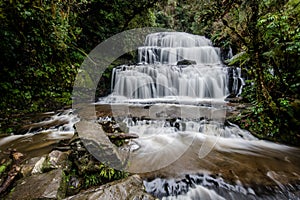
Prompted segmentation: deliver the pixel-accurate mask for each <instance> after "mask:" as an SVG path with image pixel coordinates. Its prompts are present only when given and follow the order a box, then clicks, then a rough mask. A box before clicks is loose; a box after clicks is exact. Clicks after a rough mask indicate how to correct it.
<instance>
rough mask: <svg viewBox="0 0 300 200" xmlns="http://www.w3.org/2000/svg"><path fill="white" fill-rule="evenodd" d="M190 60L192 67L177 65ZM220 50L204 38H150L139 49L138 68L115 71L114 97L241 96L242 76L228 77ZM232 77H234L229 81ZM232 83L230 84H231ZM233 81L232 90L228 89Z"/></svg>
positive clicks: (180, 35) (183, 35) (162, 35)
mask: <svg viewBox="0 0 300 200" xmlns="http://www.w3.org/2000/svg"><path fill="white" fill-rule="evenodd" d="M182 60H190V61H193V63H194V62H196V64H191V65H179V64H177V63H178V61H182ZM228 71H229V70H228V69H227V67H226V66H225V65H223V64H222V62H221V57H220V49H219V48H216V47H213V46H212V42H211V41H210V40H209V39H207V38H205V37H204V36H198V35H192V34H188V33H183V32H160V33H153V34H149V35H148V36H147V37H146V39H145V43H144V46H142V47H139V48H138V64H137V65H122V66H119V67H117V68H115V69H113V79H112V84H111V85H112V88H111V89H112V91H113V92H112V96H114V97H118V96H119V97H123V98H121V99H124V97H125V99H153V98H166V97H170V96H175V97H176V98H184V97H192V98H195V99H196V98H198V99H224V98H225V97H226V96H227V95H228V94H229V93H235V94H240V88H241V87H240V79H241V78H240V73H229V72H228ZM230 75H232V77H230ZM230 80H231V81H230ZM229 81H230V83H231V84H230V85H231V86H230V88H229Z"/></svg>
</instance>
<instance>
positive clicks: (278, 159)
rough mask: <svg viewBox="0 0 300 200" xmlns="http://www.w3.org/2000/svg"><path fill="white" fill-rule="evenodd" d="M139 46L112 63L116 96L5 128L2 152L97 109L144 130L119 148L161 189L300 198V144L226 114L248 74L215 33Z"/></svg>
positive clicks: (61, 135) (167, 35)
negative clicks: (226, 55)
mask: <svg viewBox="0 0 300 200" xmlns="http://www.w3.org/2000/svg"><path fill="white" fill-rule="evenodd" d="M138 55H139V58H138V64H136V65H122V66H119V67H117V68H115V69H114V70H113V74H112V93H111V94H110V95H109V96H107V97H103V98H100V99H99V101H98V102H96V103H94V104H90V105H88V106H87V107H86V108H85V109H84V110H83V111H76V110H72V109H70V110H65V111H61V112H58V113H44V114H42V115H40V116H39V119H40V121H38V122H36V123H32V124H30V125H28V126H25V127H24V131H23V132H25V134H21V135H10V136H2V137H1V138H0V150H1V151H0V159H1V158H3V157H5V156H7V155H6V154H5V150H6V149H8V148H15V149H17V151H20V152H22V153H24V154H25V155H26V156H27V157H28V158H30V157H35V156H39V155H43V154H45V153H47V152H49V151H50V150H51V149H53V148H54V147H55V146H56V145H57V144H58V142H59V141H61V140H64V139H70V138H71V137H72V136H73V134H74V131H75V130H74V124H76V123H78V122H79V121H80V116H83V115H89V112H90V111H93V109H95V111H96V116H97V120H96V122H97V123H100V124H101V123H105V122H111V121H114V122H115V123H116V126H118V127H120V128H121V129H123V131H124V132H128V133H134V134H136V135H138V138H136V139H130V140H128V141H127V142H126V143H125V144H124V145H123V146H121V147H118V148H116V149H117V151H118V152H120V154H124V155H128V157H127V158H126V159H127V160H126V162H127V163H128V164H127V165H126V166H125V170H126V171H129V172H131V173H136V174H139V175H140V176H141V177H142V178H143V182H144V186H145V188H146V191H147V192H148V193H150V194H152V195H153V196H155V197H157V198H159V199H166V200H167V199H184V200H185V199H187V200H189V199H191V200H197V199H212V200H214V199H300V148H298V147H292V146H287V145H282V144H276V143H273V142H269V141H264V140H259V139H257V138H256V137H254V136H253V135H252V134H251V133H250V132H248V131H246V130H242V129H240V128H239V127H238V126H237V125H235V124H232V123H230V122H228V121H227V120H226V117H227V115H228V113H229V112H230V109H232V108H231V107H230V106H228V102H226V101H225V99H226V97H227V96H228V95H229V94H234V95H235V96H239V95H240V93H241V90H242V87H243V84H244V80H243V78H242V77H241V73H240V70H239V69H232V68H229V67H227V66H225V65H224V64H223V63H222V61H221V56H220V49H219V48H216V47H213V46H212V43H211V41H210V40H209V39H207V38H205V37H202V36H196V35H191V34H187V33H181V32H161V33H154V34H150V35H148V36H147V37H146V40H145V45H144V46H142V47H140V48H139V49H138ZM182 60H190V61H193V62H192V63H193V64H189V65H180V64H178V62H179V61H182ZM86 128H87V129H88V128H89V127H86Z"/></svg>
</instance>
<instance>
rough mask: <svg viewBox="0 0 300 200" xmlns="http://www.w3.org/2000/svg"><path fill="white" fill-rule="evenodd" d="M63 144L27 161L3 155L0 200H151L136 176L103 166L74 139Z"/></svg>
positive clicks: (16, 155)
mask: <svg viewBox="0 0 300 200" xmlns="http://www.w3.org/2000/svg"><path fill="white" fill-rule="evenodd" d="M66 142H67V141H63V142H61V144H60V145H59V146H58V147H56V148H55V149H53V150H52V151H51V152H50V153H49V154H45V155H43V156H39V157H34V158H30V159H25V156H24V155H23V154H22V153H20V152H16V151H15V150H13V149H10V150H9V151H8V152H6V153H7V154H9V156H8V157H7V158H6V159H3V160H2V161H1V167H0V176H1V178H0V184H1V188H0V192H1V199H11V200H18V199H19V200H27V199H28V200H32V199H69V200H76V199H78V200H79V199H80V200H81V199H116V200H120V199H135V200H139V199H140V200H146V199H149V200H151V199H155V198H154V197H152V196H151V195H149V194H147V193H146V192H145V188H144V185H143V181H142V179H141V178H140V177H139V176H138V175H132V174H127V173H125V172H122V171H117V170H114V169H111V168H108V167H107V166H105V165H103V164H102V163H100V162H99V161H97V160H96V159H94V157H93V156H92V155H90V154H89V153H88V151H87V150H86V149H85V147H84V145H83V144H82V142H81V140H80V139H78V138H73V139H72V140H71V141H70V144H68V145H67V144H66ZM117 179H119V180H117ZM112 180H115V181H112Z"/></svg>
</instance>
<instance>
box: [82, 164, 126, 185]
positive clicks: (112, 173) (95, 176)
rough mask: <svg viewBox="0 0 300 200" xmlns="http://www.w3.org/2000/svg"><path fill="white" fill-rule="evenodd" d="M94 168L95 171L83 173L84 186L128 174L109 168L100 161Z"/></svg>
mask: <svg viewBox="0 0 300 200" xmlns="http://www.w3.org/2000/svg"><path fill="white" fill-rule="evenodd" d="M96 168H97V170H96V171H95V172H93V173H87V174H84V187H85V188H89V187H91V186H96V185H101V184H104V183H107V182H111V181H114V180H119V179H121V178H124V177H127V176H128V174H127V173H126V172H123V171H119V170H115V169H113V168H109V167H107V166H106V165H104V164H102V163H101V164H99V165H97V166H96Z"/></svg>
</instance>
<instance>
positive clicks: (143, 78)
mask: <svg viewBox="0 0 300 200" xmlns="http://www.w3.org/2000/svg"><path fill="white" fill-rule="evenodd" d="M113 74H114V79H113V83H112V85H113V86H114V89H113V91H114V94H116V95H120V96H125V97H127V98H130V99H149V98H159V97H166V96H188V97H196V98H222V97H224V96H225V95H226V94H227V87H226V86H227V69H226V68H224V67H222V66H221V65H219V66H216V65H215V66H208V65H207V66H205V65H195V66H194V65H189V66H185V67H181V66H167V67H166V66H165V65H136V66H125V65H124V66H121V67H119V68H115V69H114V71H113Z"/></svg>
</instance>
